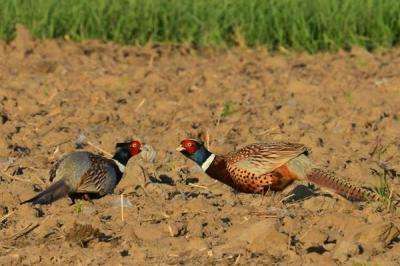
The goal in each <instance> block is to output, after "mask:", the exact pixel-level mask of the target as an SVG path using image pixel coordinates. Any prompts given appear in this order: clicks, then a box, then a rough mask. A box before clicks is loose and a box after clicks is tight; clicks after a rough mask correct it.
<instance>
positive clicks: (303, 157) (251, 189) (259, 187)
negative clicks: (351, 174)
mask: <svg viewBox="0 0 400 266" xmlns="http://www.w3.org/2000/svg"><path fill="white" fill-rule="evenodd" d="M191 142H192V144H190V143H191ZM188 144H189V145H188ZM185 146H186V149H185ZM193 147H195V148H193ZM190 149H191V150H190ZM178 150H180V151H181V152H182V153H183V154H184V155H185V156H187V157H189V158H191V159H192V160H194V161H196V162H197V163H199V162H198V157H196V155H197V154H196V153H197V151H201V154H203V155H204V154H207V153H209V154H211V153H210V152H208V151H207V150H206V149H205V148H204V146H203V143H202V142H197V141H196V140H190V139H188V140H184V141H183V142H182V144H181V146H180V148H179V149H178ZM309 152H310V150H309V149H308V148H307V147H305V146H304V145H302V144H297V143H288V142H271V143H256V144H250V145H247V146H245V147H243V148H241V149H239V150H237V151H235V152H231V153H229V154H227V155H224V156H221V155H215V159H214V160H213V161H212V163H211V164H210V165H209V166H208V168H207V169H206V173H207V174H208V175H209V176H210V177H212V178H214V179H217V180H219V181H221V182H223V183H224V184H227V185H229V186H231V187H233V188H235V189H236V190H238V191H241V192H246V193H263V192H266V191H268V190H272V191H280V190H283V189H284V188H285V187H287V186H288V185H289V184H291V183H292V182H293V181H295V180H300V179H302V180H307V181H309V182H312V183H314V184H316V185H319V186H322V187H325V188H328V189H331V190H333V191H334V192H336V193H338V194H340V195H342V196H344V197H346V198H348V199H349V200H357V201H361V200H378V199H379V196H378V195H377V194H376V193H374V192H372V191H370V190H368V189H365V188H362V187H359V186H356V185H353V184H351V183H350V182H349V181H348V180H346V179H343V178H340V177H337V176H335V175H333V174H331V173H328V172H326V171H324V170H322V169H318V168H316V167H315V166H314V164H313V163H312V162H311V160H310V159H309V158H308V154H309ZM201 154H200V155H201ZM203 157H204V156H203ZM202 161H206V160H204V159H203V160H202ZM202 161H200V163H199V164H200V165H201V166H202Z"/></svg>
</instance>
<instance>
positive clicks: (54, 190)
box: [21, 180, 70, 204]
mask: <svg viewBox="0 0 400 266" xmlns="http://www.w3.org/2000/svg"><path fill="white" fill-rule="evenodd" d="M69 190H70V189H69V187H68V185H67V184H66V183H65V181H64V180H60V181H57V182H55V183H54V184H52V185H50V187H48V188H47V189H46V190H44V191H42V192H40V193H39V194H38V195H36V196H35V197H33V198H31V199H29V200H26V201H24V202H21V204H25V203H29V202H31V203H32V204H50V203H52V202H53V201H56V200H58V199H60V198H62V197H65V196H66V195H67V194H68V192H69Z"/></svg>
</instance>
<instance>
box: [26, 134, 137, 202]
mask: <svg viewBox="0 0 400 266" xmlns="http://www.w3.org/2000/svg"><path fill="white" fill-rule="evenodd" d="M140 151H141V143H140V142H139V141H137V140H134V141H131V142H126V143H117V144H116V152H115V154H114V156H113V158H112V159H108V158H105V157H103V156H100V155H96V154H93V153H90V152H86V151H77V152H72V153H69V154H67V155H65V156H63V157H62V158H61V159H60V160H58V161H57V162H56V163H55V164H54V165H53V167H52V168H51V169H50V181H51V182H52V181H54V182H53V184H52V185H50V187H48V188H47V189H46V190H44V191H43V192H41V193H39V194H38V195H36V196H35V197H33V198H31V199H29V200H26V201H24V202H22V203H21V204H24V203H28V202H31V203H32V204H49V203H51V202H53V201H55V200H58V199H60V198H62V197H65V196H69V197H70V198H71V200H72V203H74V202H75V199H77V198H83V199H85V200H89V199H94V198H100V197H102V196H104V195H106V194H109V193H112V192H113V191H114V188H115V187H116V186H117V184H118V183H119V181H120V180H121V178H122V176H123V174H124V170H125V166H126V164H127V163H128V160H129V159H130V158H131V157H132V156H134V155H136V154H139V153H140Z"/></svg>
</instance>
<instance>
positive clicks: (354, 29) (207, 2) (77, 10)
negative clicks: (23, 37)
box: [0, 0, 400, 52]
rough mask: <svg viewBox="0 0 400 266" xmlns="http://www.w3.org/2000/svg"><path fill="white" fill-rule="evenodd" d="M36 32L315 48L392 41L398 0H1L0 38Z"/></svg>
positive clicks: (398, 22) (397, 27)
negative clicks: (18, 29)
mask: <svg viewBox="0 0 400 266" xmlns="http://www.w3.org/2000/svg"><path fill="white" fill-rule="evenodd" d="M17 23H21V24H23V25H25V26H26V27H28V29H29V30H30V31H31V32H32V33H33V35H34V36H36V37H40V38H59V37H66V36H68V37H69V38H71V39H73V40H78V41H80V40H83V39H101V40H111V41H115V42H119V43H123V44H139V45H143V44H146V43H148V42H152V43H168V44H181V43H186V44H191V45H194V46H198V47H204V46H216V47H229V46H232V45H246V46H250V47H253V46H266V47H268V48H269V49H272V50H274V49H278V48H286V49H294V50H306V51H309V52H316V51H320V50H336V49H339V48H344V49H346V48H350V47H351V46H352V45H358V46H363V47H366V48H367V49H374V48H377V47H392V46H394V45H396V44H398V43H399V40H400V1H399V0H1V1H0V38H1V39H5V40H11V39H12V38H13V37H14V35H15V25H16V24H17Z"/></svg>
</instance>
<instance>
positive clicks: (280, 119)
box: [0, 34, 400, 265]
mask: <svg viewBox="0 0 400 266" xmlns="http://www.w3.org/2000/svg"><path fill="white" fill-rule="evenodd" d="M399 55H400V50H399V49H395V50H390V51H388V52H381V53H377V54H369V53H367V52H365V51H363V50H354V51H353V52H351V53H338V54H318V55H315V56H310V55H298V54H297V55H294V54H286V55H285V54H282V55H275V56H274V55H270V54H268V53H266V52H265V51H249V50H240V49H234V50H231V51H229V52H215V51H214V52H212V51H203V52H199V51H193V50H190V49H184V48H166V47H152V48H131V47H121V46H117V45H114V44H100V43H98V42H88V43H82V44H76V43H70V42H64V41H34V40H31V39H30V37H29V36H28V35H25V36H24V35H23V34H19V36H18V38H17V39H16V40H15V41H13V42H12V43H11V44H8V45H6V44H0V115H1V116H0V157H1V160H0V166H1V169H2V171H3V172H2V174H1V175H0V176H1V177H0V219H1V220H0V264H8V263H11V262H12V263H14V264H21V263H24V264H39V263H42V264H54V263H56V264H61V263H63V264H77V263H81V264H92V265H95V264H111V263H113V264H115V263H122V264H131V263H132V262H134V263H137V264H145V263H146V264H148V263H156V264H164V263H165V264H179V263H190V264H209V263H214V264H223V265H225V264H233V263H237V264H248V263H253V264H256V263H265V264H270V263H276V264H292V265H298V264H301V263H303V264H306V263H307V264H319V265H322V264H323V265H333V264H337V263H342V262H348V263H350V264H353V263H368V262H373V263H375V262H376V263H379V264H380V265H396V264H397V265H398V264H400V255H399V254H400V238H399V224H400V218H399V212H398V211H397V212H396V210H392V211H389V210H388V208H387V207H386V206H382V205H379V204H355V203H349V202H347V201H345V200H343V199H342V198H339V197H336V196H332V195H331V194H329V193H326V192H325V191H321V190H319V189H318V188H314V189H313V188H311V187H307V184H303V185H299V186H298V187H297V188H296V190H302V191H303V192H304V193H305V194H309V197H306V198H304V197H303V198H302V199H301V200H300V201H295V202H286V203H282V199H283V198H284V197H285V196H286V195H287V194H284V193H278V194H275V195H271V194H269V195H265V196H264V197H263V196H261V195H246V194H236V193H234V192H233V191H232V190H231V189H230V188H228V187H226V186H224V185H222V184H220V183H216V182H214V181H213V180H211V179H210V178H208V177H207V176H206V175H204V174H203V173H201V172H200V171H199V169H198V168H197V167H194V165H193V163H192V162H190V161H187V160H186V159H184V157H183V156H181V155H180V154H178V153H177V152H176V151H175V147H176V146H177V145H178V144H179V142H180V140H181V139H182V138H184V137H186V136H201V137H205V138H207V136H208V137H209V142H210V143H209V146H210V149H211V150H213V151H215V152H218V153H225V152H228V151H231V150H234V149H236V148H239V147H241V146H243V145H245V144H249V143H252V142H256V141H268V140H288V141H295V142H301V143H304V144H306V145H308V146H309V147H310V148H312V151H313V152H312V154H311V157H312V158H313V159H314V160H315V161H316V162H318V163H320V164H321V165H323V166H326V167H329V168H330V169H331V170H334V171H336V173H337V174H339V175H341V176H347V177H348V178H351V179H352V180H353V181H354V182H356V183H360V184H363V185H365V186H370V187H374V186H377V187H380V186H381V185H380V182H381V180H382V178H383V176H384V175H385V174H386V177H387V180H388V182H389V184H390V186H391V188H392V189H393V190H394V191H399V189H400V184H399V173H398V172H397V171H400V156H399V152H400V138H399V132H400V87H399V84H400V73H399V69H400V56H399ZM81 133H83V134H84V135H85V136H86V137H87V139H88V140H89V141H91V142H92V143H94V144H95V145H98V146H99V147H101V148H102V149H104V150H106V151H109V152H112V151H113V148H114V147H113V146H114V143H115V142H117V141H123V140H125V139H126V138H140V139H141V140H142V141H144V142H145V143H148V144H151V145H152V146H153V147H154V148H155V149H156V150H157V151H158V154H157V159H156V162H155V163H154V164H150V163H148V162H144V161H143V160H142V159H141V158H140V157H137V158H134V159H132V160H131V161H130V163H129V164H128V169H127V171H128V173H127V175H126V176H125V178H124V179H123V180H122V181H121V183H120V184H119V186H118V188H117V189H116V191H115V195H109V196H106V197H104V198H102V199H100V200H96V201H94V204H92V203H90V202H79V203H77V204H76V205H74V206H69V205H68V202H67V200H66V199H63V200H60V201H58V202H56V203H54V204H52V205H50V206H42V207H37V208H34V207H32V206H29V205H23V206H19V202H20V201H22V200H25V199H27V198H29V197H30V196H32V195H34V194H35V193H36V192H35V191H39V190H40V189H43V188H45V187H46V186H47V185H48V179H47V172H48V169H49V167H50V165H51V162H52V161H53V160H54V159H56V158H58V157H59V156H60V155H62V154H63V153H65V152H69V151H73V150H74V149H75V144H74V142H75V140H76V138H77V136H78V135H79V134H81ZM85 148H86V149H88V150H93V148H92V147H91V146H86V147H85ZM9 157H12V158H15V160H14V162H12V163H11V164H9V162H7V160H8V158H9ZM139 165H142V166H143V167H144V169H145V170H146V171H145V176H146V180H145V179H144V177H143V173H142V170H141V169H140V167H139ZM145 182H146V185H145ZM121 193H123V194H124V199H125V203H124V205H125V208H124V220H122V217H121V208H120V196H119V194H121ZM304 193H303V194H304Z"/></svg>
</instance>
